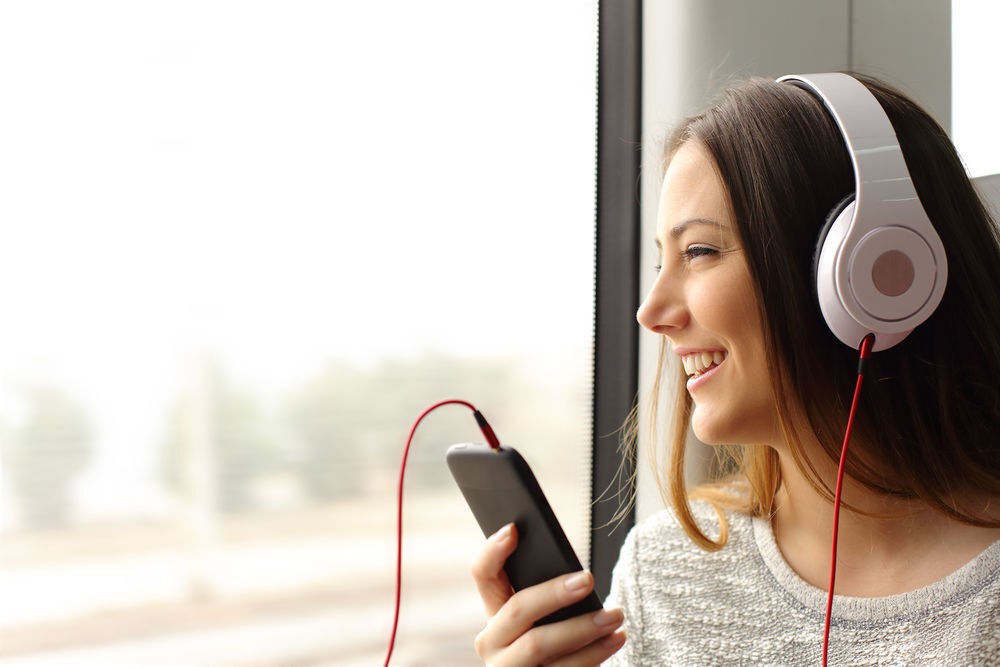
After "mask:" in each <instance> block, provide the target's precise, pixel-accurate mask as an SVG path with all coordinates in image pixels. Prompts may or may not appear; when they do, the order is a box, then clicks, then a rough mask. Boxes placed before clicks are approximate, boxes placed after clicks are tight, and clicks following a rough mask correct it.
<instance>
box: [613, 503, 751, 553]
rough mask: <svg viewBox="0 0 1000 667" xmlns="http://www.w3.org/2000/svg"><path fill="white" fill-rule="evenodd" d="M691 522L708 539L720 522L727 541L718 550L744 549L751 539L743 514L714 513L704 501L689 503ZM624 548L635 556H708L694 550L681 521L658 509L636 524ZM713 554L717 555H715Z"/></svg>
mask: <svg viewBox="0 0 1000 667" xmlns="http://www.w3.org/2000/svg"><path fill="white" fill-rule="evenodd" d="M689 506H690V508H691V514H692V516H693V517H694V519H695V522H696V523H697V524H698V526H699V527H700V528H701V530H702V531H703V532H704V533H705V534H706V535H708V537H710V538H712V539H713V540H714V539H718V536H719V533H720V530H721V527H722V523H723V522H724V524H725V526H726V529H727V533H728V539H727V542H726V546H725V547H723V549H722V551H725V550H726V549H728V548H730V547H733V546H736V547H740V546H744V545H745V544H746V542H747V540H750V539H752V530H753V529H752V519H751V518H750V517H749V516H746V515H744V514H739V513H736V512H731V511H728V510H718V511H717V510H716V508H715V507H713V506H712V505H710V504H709V503H707V502H705V501H700V500H695V501H691V503H690V504H689ZM625 542H626V547H627V548H628V549H629V550H630V551H632V552H634V553H635V555H636V556H638V557H641V556H643V555H655V554H656V553H658V552H663V553H669V554H687V553H690V554H694V555H698V556H706V555H710V554H711V553H713V552H707V551H704V550H703V549H701V548H700V547H698V546H697V545H696V544H695V543H694V542H692V540H691V538H690V537H689V536H688V534H687V533H686V532H685V531H684V529H683V528H682V526H681V522H680V521H679V520H678V518H677V517H676V516H675V514H674V513H673V512H672V511H671V510H666V509H664V510H660V511H659V512H657V513H655V514H653V515H651V516H650V517H648V518H646V519H645V520H643V521H642V522H640V523H638V524H637V525H636V526H635V527H634V528H633V529H632V530H631V531H630V532H629V535H628V537H627V538H626V541H625ZM715 553H717V552H715Z"/></svg>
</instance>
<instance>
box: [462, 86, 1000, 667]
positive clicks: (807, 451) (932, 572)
mask: <svg viewBox="0 0 1000 667" xmlns="http://www.w3.org/2000/svg"><path fill="white" fill-rule="evenodd" d="M859 78H860V77H859ZM862 81H863V83H864V84H865V86H866V87H867V88H868V89H869V90H870V91H871V93H872V94H873V95H874V96H875V98H876V99H877V100H878V102H879V103H880V105H881V106H882V107H883V109H884V110H885V112H886V114H887V116H888V117H889V120H890V121H891V123H892V125H893V128H894V130H895V133H896V135H897V137H898V140H899V144H900V147H901V149H902V152H903V155H904V158H905V160H906V164H907V166H908V168H909V171H910V174H911V177H912V179H913V182H914V186H915V187H916V190H917V192H918V194H919V197H920V201H921V203H922V204H923V207H924V209H925V210H926V212H927V215H928V217H929V218H930V220H931V221H932V222H933V224H934V227H935V229H936V231H937V233H938V235H939V236H940V238H941V241H942V243H943V245H944V248H945V251H946V253H947V258H948V282H947V287H946V290H945V293H944V297H943V299H942V301H941V303H940V305H939V306H938V308H937V310H936V311H935V312H934V314H933V315H932V316H931V317H930V318H929V319H928V320H927V321H926V322H924V323H923V324H921V325H920V326H918V327H917V328H916V329H915V330H914V331H913V332H912V333H911V334H910V335H909V336H908V337H907V338H906V339H905V340H903V341H902V342H900V343H899V344H897V345H895V346H894V347H892V348H890V349H888V350H884V351H880V352H876V353H874V354H873V356H872V358H871V359H870V361H869V364H870V365H869V366H868V370H867V372H866V380H865V385H864V388H863V390H862V396H861V401H860V404H859V408H858V413H857V416H856V420H855V423H854V430H853V435H852V439H851V448H850V452H849V454H848V458H847V463H846V477H845V481H844V491H843V503H842V511H841V513H840V524H839V525H840V529H839V550H838V559H837V562H838V566H837V579H836V594H837V596H836V599H835V602H834V606H833V614H832V622H831V633H830V648H829V657H830V662H831V663H832V664H859V663H864V664H899V663H906V664H1000V299H998V298H997V296H996V295H995V294H994V291H995V290H996V289H997V287H998V286H1000V241H998V233H997V229H996V227H995V225H994V223H993V221H992V220H991V219H990V216H989V215H988V213H987V212H986V210H985V209H984V207H983V205H982V203H981V202H980V199H979V198H978V196H977V194H976V192H975V190H974V189H973V187H972V185H971V184H970V182H969V180H968V178H967V177H966V176H965V172H964V169H963V167H962V164H961V162H960V160H959V158H958V157H957V155H956V153H955V150H954V148H953V147H952V145H951V143H950V141H949V140H948V138H947V135H946V134H945V133H944V131H943V130H942V129H941V128H940V127H939V126H938V125H937V124H936V123H935V122H934V121H933V120H932V119H931V118H930V117H929V116H928V115H927V114H926V113H925V112H923V111H922V110H921V109H920V108H919V107H918V106H917V105H916V104H914V103H913V102H912V101H910V100H909V99H907V98H906V97H904V96H902V95H901V94H899V93H898V92H896V91H894V90H892V89H890V88H889V87H887V86H885V85H884V84H882V83H880V82H878V81H875V80H871V79H862ZM666 163H667V167H666V172H665V176H664V180H663V187H662V190H661V196H660V204H659V211H658V228H657V234H656V245H657V247H658V252H659V257H660V267H659V268H658V275H657V278H656V282H655V284H654V286H653V288H652V290H651V291H650V293H649V295H648V296H647V298H646V300H645V302H644V303H643V304H642V307H641V308H640V310H639V314H638V319H639V322H640V323H641V324H642V325H643V326H644V327H646V328H647V329H649V330H651V331H653V332H655V333H657V334H660V335H661V336H662V347H661V359H660V371H661V372H662V373H665V374H669V373H671V372H675V371H674V370H673V369H676V368H681V367H682V368H683V370H682V371H678V372H680V373H681V382H682V385H681V387H680V389H679V392H678V394H677V396H678V398H677V400H676V404H675V408H674V414H673V418H672V420H671V422H672V423H671V430H672V432H673V442H672V447H671V454H670V456H671V461H670V464H669V467H668V474H667V477H668V478H669V483H668V484H667V485H666V487H667V490H666V493H665V496H666V497H667V500H668V501H669V504H670V506H671V510H670V511H664V512H662V513H660V514H657V515H655V516H653V517H651V518H650V519H648V520H647V521H645V522H643V523H642V524H640V525H638V526H637V527H636V528H635V529H633V531H632V532H631V533H630V535H629V537H628V539H627V541H626V544H625V546H624V547H623V550H622V554H621V558H620V560H619V562H618V565H617V567H616V569H615V575H614V581H613V584H612V593H611V596H610V599H609V601H608V608H607V609H605V610H604V611H601V612H597V613H596V614H592V615H589V616H584V617H579V618H576V619H571V620H568V621H563V622H561V623H556V624H551V625H547V626H542V627H539V628H533V627H532V623H533V621H534V620H536V619H538V618H540V617H542V616H544V615H546V614H547V613H549V612H551V611H553V610H554V609H557V608H560V607H562V606H565V605H566V604H567V603H569V602H572V601H575V600H576V599H578V598H580V597H583V596H584V595H585V594H586V593H587V592H588V591H589V590H590V588H591V587H592V580H591V578H590V575H589V574H587V573H581V574H578V575H570V576H568V577H563V578H561V579H557V580H553V581H550V582H546V583H544V584H541V585H539V586H536V587H534V588H530V589H526V590H524V591H521V592H519V593H517V594H512V591H511V590H510V587H509V585H508V584H507V582H506V580H505V578H504V576H503V570H502V566H503V562H504V560H505V558H506V557H507V556H508V555H509V554H510V553H511V552H512V551H513V549H514V548H516V542H517V541H516V533H515V532H514V531H513V530H511V529H510V528H508V529H505V530H503V531H501V532H500V533H498V534H497V535H495V536H493V537H492V538H490V539H489V540H488V541H487V543H486V546H485V547H484V549H483V550H482V551H481V553H480V554H479V555H478V557H477V559H476V561H475V562H474V564H473V575H474V577H475V579H476V583H477V586H478V588H479V591H480V595H481V596H482V598H483V601H484V604H485V606H486V610H487V614H488V615H489V616H490V621H489V623H488V625H487V626H486V628H485V629H484V630H483V632H482V633H480V635H479V637H478V638H477V640H476V646H477V650H478V651H479V654H480V655H481V656H482V657H483V659H484V660H485V661H486V662H487V663H488V664H496V665H501V664H502V665H536V664H565V665H590V664H598V663H600V662H601V661H604V660H608V659H610V661H611V663H612V664H621V665H654V664H655V665H660V664H693V665H703V664H733V663H735V664H770V665H774V664H817V663H819V662H820V656H821V652H822V646H823V630H824V627H823V626H824V616H825V608H826V598H827V593H826V590H827V588H828V586H829V577H830V552H831V539H832V532H833V513H834V507H833V502H832V499H833V491H832V490H833V488H834V487H835V484H836V478H837V462H838V460H839V456H840V449H841V445H842V441H843V437H844V431H845V427H846V423H847V419H848V413H849V409H850V404H851V400H852V397H853V393H854V388H855V381H856V379H857V375H856V374H855V369H856V368H857V358H858V351H857V350H855V349H852V348H850V347H848V346H846V345H844V344H843V343H841V342H840V341H839V340H837V339H836V338H835V337H834V335H833V334H832V333H831V332H830V329H829V328H828V327H827V325H826V323H825V322H824V320H823V317H822V315H821V313H820V309H819V307H818V306H817V304H816V297H815V280H814V278H813V255H814V253H815V251H816V247H817V240H818V239H819V237H820V234H821V230H822V228H823V227H824V223H825V220H826V217H827V214H828V213H829V212H830V211H831V209H833V208H834V207H835V206H836V205H837V204H838V202H840V201H841V200H843V198H844V197H845V195H850V194H852V193H853V192H854V187H855V183H854V171H853V167H852V164H851V161H850V157H849V154H848V151H847V148H846V146H845V142H844V139H843V137H842V135H841V132H840V131H839V129H838V128H837V126H836V124H835V121H834V120H833V118H832V117H831V115H830V114H829V112H828V111H827V110H826V109H824V107H823V105H822V103H821V102H820V101H819V100H818V99H817V98H816V97H815V96H814V95H812V94H811V93H810V92H807V91H806V90H803V89H801V88H799V87H797V86H794V85H791V84H788V83H780V82H775V81H771V80H764V79H753V80H750V81H747V82H745V83H743V84H740V85H738V86H736V87H734V88H732V89H730V90H729V91H727V92H726V93H725V95H724V96H723V97H722V98H721V99H720V101H719V102H718V103H717V104H716V105H715V106H714V107H712V108H711V109H709V110H708V111H706V112H705V113H704V114H702V115H700V116H698V117H695V118H693V119H690V120H689V121H687V122H686V123H684V124H683V126H682V127H681V129H680V130H679V131H678V132H677V134H676V135H675V137H674V139H673V140H672V141H671V142H670V143H669V145H668V148H667V151H666ZM671 357H679V358H680V363H677V361H676V360H673V361H672V360H671ZM660 384H661V383H660V381H659V379H658V381H657V395H658V394H659V392H660V388H661V387H660ZM652 414H653V415H654V420H655V418H656V415H658V414H659V410H657V409H656V407H655V401H654V410H653V413H652ZM689 427H690V428H692V429H693V430H694V433H695V434H696V435H697V436H698V438H699V439H700V440H702V441H704V442H706V443H709V444H712V445H715V446H717V448H718V452H719V465H718V470H717V480H716V481H715V482H714V483H712V484H708V485H705V486H702V487H699V488H696V489H693V490H691V491H690V493H689V490H688V489H686V488H685V484H684V477H683V461H684V443H685V440H686V436H687V432H688V428H689ZM653 432H654V433H655V432H656V429H655V428H654V429H653ZM626 635H627V641H626ZM623 647H624V648H623Z"/></svg>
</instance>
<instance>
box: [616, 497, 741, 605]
mask: <svg viewBox="0 0 1000 667" xmlns="http://www.w3.org/2000/svg"><path fill="white" fill-rule="evenodd" d="M690 507H691V513H692V515H693V516H694V519H695V521H696V522H697V524H698V526H699V527H700V528H701V529H702V530H703V531H704V532H705V533H706V534H707V535H708V536H709V537H711V538H712V539H716V538H717V537H718V535H719V531H720V513H717V512H716V510H715V508H714V507H713V506H712V505H710V504H708V503H706V502H702V501H693V502H692V503H691V504H690ZM721 519H722V520H723V521H725V525H726V527H727V532H728V539H727V541H726V545H725V546H724V547H722V548H721V549H719V550H717V551H705V550H704V549H702V548H701V547H699V546H698V545H696V544H695V543H694V542H693V541H692V540H691V538H690V537H689V536H688V535H687V533H686V532H685V531H684V529H683V528H682V527H681V523H680V521H679V520H678V519H677V517H676V516H675V515H674V513H673V512H671V511H670V510H661V511H659V512H657V513H656V514H653V515H651V516H649V517H648V518H646V519H645V520H643V521H642V522H640V523H638V524H637V525H636V526H635V527H633V528H632V530H631V531H629V534H628V536H627V537H626V539H625V542H624V544H623V546H622V550H621V554H620V557H619V559H618V564H617V565H616V566H615V571H614V579H615V581H614V583H615V585H616V589H617V590H618V591H619V592H620V593H623V594H625V593H626V590H623V589H629V588H631V589H632V591H633V592H634V593H635V594H636V595H637V596H638V594H639V593H640V592H643V591H650V590H658V591H661V592H663V593H665V594H668V595H669V594H670V592H671V591H673V592H676V589H677V588H678V587H682V588H690V586H691V584H692V582H694V581H700V582H702V583H708V580H710V579H711V577H712V576H714V575H715V574H722V573H727V572H728V573H731V572H733V571H734V568H735V567H736V566H737V564H738V563H741V562H745V560H746V559H747V558H759V556H755V555H754V554H757V553H758V552H757V549H756V544H755V542H754V536H753V520H752V519H751V518H750V517H748V516H746V515H743V514H738V513H734V512H728V511H722V512H721ZM647 600H648V598H647Z"/></svg>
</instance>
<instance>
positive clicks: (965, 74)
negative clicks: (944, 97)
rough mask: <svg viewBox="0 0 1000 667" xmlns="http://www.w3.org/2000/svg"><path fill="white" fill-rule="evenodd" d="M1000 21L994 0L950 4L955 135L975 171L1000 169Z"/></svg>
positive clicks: (972, 172) (985, 172)
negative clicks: (999, 39) (999, 47)
mask: <svg viewBox="0 0 1000 667" xmlns="http://www.w3.org/2000/svg"><path fill="white" fill-rule="evenodd" d="M997 25H1000V6H998V5H996V4H995V3H987V2H969V1H968V0H957V1H956V2H953V3H952V8H951V77H952V78H951V84H952V138H953V139H954V142H955V146H956V148H958V151H959V153H960V154H961V156H962V159H963V160H964V161H965V165H966V168H967V169H968V170H969V175H970V176H973V177H979V176H986V175H989V174H1000V132H998V131H997V123H996V109H997V107H998V106H1000V91H998V90H997V87H996V86H993V85H990V84H989V83H988V82H990V81H993V80H995V79H996V75H997V73H996V51H995V46H994V42H993V40H994V39H995V38H996V36H995V34H994V33H995V29H996V26H997Z"/></svg>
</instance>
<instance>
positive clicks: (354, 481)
mask: <svg viewBox="0 0 1000 667" xmlns="http://www.w3.org/2000/svg"><path fill="white" fill-rule="evenodd" d="M514 376H515V371H514V369H513V368H512V365H511V364H510V363H508V362H506V360H503V359H495V360H482V359H460V358H455V357H446V356H443V355H440V354H434V353H429V354H425V355H423V356H421V357H419V358H417V359H412V360H388V361H383V362H381V363H380V364H378V365H377V366H374V367H372V368H368V369H360V368H358V367H356V366H352V365H351V364H348V363H346V362H343V361H336V362H331V363H330V364H329V365H328V366H327V367H326V368H325V369H324V370H323V371H322V372H321V373H319V374H318V375H317V376H315V377H314V378H312V379H311V380H310V381H308V382H306V383H305V384H304V385H303V386H302V388H301V389H300V390H299V391H297V392H296V393H295V394H294V395H293V396H292V398H291V399H290V401H289V404H288V410H287V413H286V414H287V423H288V425H289V428H290V430H291V432H292V433H293V434H294V435H295V436H296V437H297V439H298V443H299V454H298V456H297V459H298V469H299V471H300V475H301V476H302V478H303V480H304V481H305V484H306V488H307V490H308V491H309V493H310V494H311V495H312V496H313V497H314V498H316V499H318V500H328V499H333V498H338V497H343V496H348V495H355V494H358V493H360V492H362V491H363V490H365V485H366V484H371V483H372V481H373V480H375V481H376V482H377V481H378V480H383V481H385V480H391V479H393V478H394V477H395V475H396V473H397V467H398V465H399V461H400V458H401V455H402V451H403V445H404V444H405V440H406V436H407V434H408V433H409V428H410V426H411V425H412V423H413V420H414V419H415V418H416V417H417V415H419V414H420V412H421V411H422V410H423V409H424V408H426V407H427V406H428V405H430V404H432V403H435V402H437V401H439V400H443V399H446V398H462V399H465V400H468V401H470V402H472V403H473V404H475V405H478V406H484V407H483V409H484V411H485V412H486V413H487V415H488V416H490V415H493V416H495V415H498V414H501V413H502V412H504V411H506V409H507V407H508V406H509V405H510V404H511V402H512V401H516V394H515V392H514V391H512V387H513V386H514ZM485 406H488V407H485ZM451 409H452V410H464V408H451ZM490 418H491V419H492V418H493V417H492V416H491V417H490ZM481 439H482V436H481V435H480V434H479V431H478V429H477V427H476V425H475V422H474V421H473V420H472V418H471V416H469V415H465V416H463V417H461V418H457V419H456V418H442V415H440V414H437V415H434V416H433V417H430V418H428V419H427V420H425V422H424V423H423V424H422V425H421V427H420V430H419V431H418V434H417V438H416V441H415V443H414V445H413V448H412V449H411V451H410V459H409V464H408V471H407V485H408V486H412V487H418V488H420V487H423V488H428V487H435V486H437V485H440V484H447V483H451V482H450V477H449V475H448V471H447V467H446V466H445V463H444V452H445V450H446V449H447V447H448V446H449V445H451V444H453V443H456V442H462V441H472V440H481Z"/></svg>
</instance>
